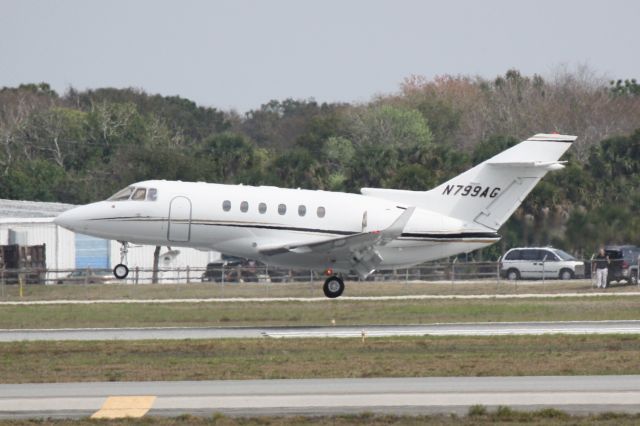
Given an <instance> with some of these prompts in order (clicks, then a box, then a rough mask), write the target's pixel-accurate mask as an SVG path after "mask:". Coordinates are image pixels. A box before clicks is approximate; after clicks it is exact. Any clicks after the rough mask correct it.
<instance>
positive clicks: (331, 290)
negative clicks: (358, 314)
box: [322, 275, 344, 299]
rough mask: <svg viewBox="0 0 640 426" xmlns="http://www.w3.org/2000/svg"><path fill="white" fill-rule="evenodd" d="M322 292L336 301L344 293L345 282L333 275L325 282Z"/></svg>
mask: <svg viewBox="0 0 640 426" xmlns="http://www.w3.org/2000/svg"><path fill="white" fill-rule="evenodd" d="M322 290H323V291H324V295H325V296H327V297H328V298H330V299H335V298H336V297H339V296H340V295H341V294H342V292H343V291H344V281H342V278H340V277H337V276H335V275H333V276H331V277H329V278H327V279H326V280H325V282H324V285H323V286H322Z"/></svg>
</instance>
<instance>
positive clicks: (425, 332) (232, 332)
mask: <svg viewBox="0 0 640 426" xmlns="http://www.w3.org/2000/svg"><path fill="white" fill-rule="evenodd" d="M541 334H640V321H554V322H496V323H442V324H424V325H422V324H421V325H360V326H345V327H150V328H76V329H48V330H47V329H29V330H22V329H13V330H0V342H16V341H46V340H56V341H83V340H84V341H88V340H94V341H95V340H102V341H108V340H182V339H226V338H262V337H270V338H296V337H316V338H328V337H345V338H347V337H361V336H363V335H364V336H365V337H386V336H499V335H541Z"/></svg>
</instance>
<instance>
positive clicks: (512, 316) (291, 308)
mask: <svg viewBox="0 0 640 426" xmlns="http://www.w3.org/2000/svg"><path fill="white" fill-rule="evenodd" d="M625 319H640V297H624V296H621V295H618V296H611V297H598V298H579V297H577V298H544V299H479V300H475V299H445V300H390V301H377V300H373V301H370V300H365V301H354V300H346V299H337V300H329V299H326V300H321V301H317V302H280V301H278V302H227V303H222V302H208V303H168V304H150V303H144V304H125V303H122V304H121V303H116V304H88V305H86V304H82V305H26V306H25V305H19V306H0V328H5V329H8V328H73V327H134V326H135V327H151V326H281V325H289V326H301V325H329V324H332V320H335V323H336V325H361V324H396V325H397V324H428V323H437V322H474V321H481V322H487V321H489V322H491V321H556V320H558V321H559V320H567V321H569V320H625Z"/></svg>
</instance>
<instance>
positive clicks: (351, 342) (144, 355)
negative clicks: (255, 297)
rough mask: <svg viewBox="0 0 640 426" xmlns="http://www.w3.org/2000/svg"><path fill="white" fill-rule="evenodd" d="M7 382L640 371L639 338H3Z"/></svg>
mask: <svg viewBox="0 0 640 426" xmlns="http://www.w3.org/2000/svg"><path fill="white" fill-rule="evenodd" d="M0 353H2V358H1V359H0V382H2V383H27V382H70V381H149V380H214V379H284V378H329V377H425V376H524V375H587V374H595V375H603V374H640V363H639V362H638V353H640V336H635V335H621V336H617V335H616V336H566V335H552V336H549V335H547V336H495V337H402V338H369V339H366V340H365V342H364V343H363V342H362V341H361V339H359V338H358V339H337V338H332V339H221V340H193V341H189V340H182V341H178V340H171V341H156V340H154V341H133V342H131V341H111V342H17V343H0Z"/></svg>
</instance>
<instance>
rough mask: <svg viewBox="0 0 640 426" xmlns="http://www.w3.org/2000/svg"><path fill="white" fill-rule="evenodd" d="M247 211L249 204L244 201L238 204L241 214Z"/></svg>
mask: <svg viewBox="0 0 640 426" xmlns="http://www.w3.org/2000/svg"><path fill="white" fill-rule="evenodd" d="M247 210H249V203H248V202H246V201H243V202H241V203H240V211H241V212H242V213H246V212H247Z"/></svg>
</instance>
